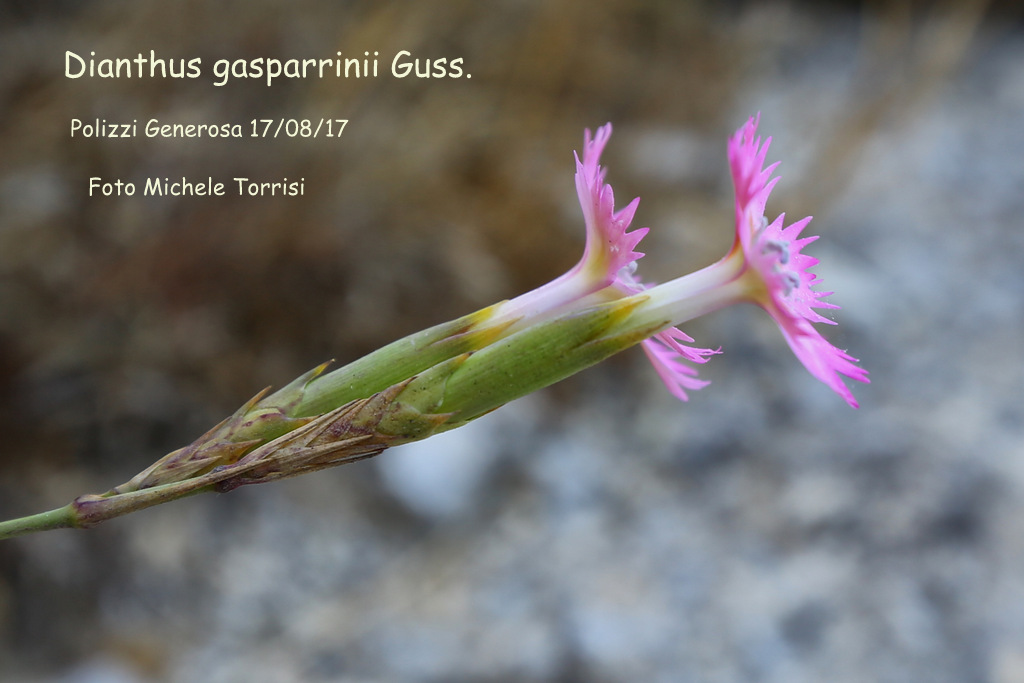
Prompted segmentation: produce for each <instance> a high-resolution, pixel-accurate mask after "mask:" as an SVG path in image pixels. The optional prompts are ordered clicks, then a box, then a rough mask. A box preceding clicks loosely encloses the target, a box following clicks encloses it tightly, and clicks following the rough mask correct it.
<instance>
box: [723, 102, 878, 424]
mask: <svg viewBox="0 0 1024 683" xmlns="http://www.w3.org/2000/svg"><path fill="white" fill-rule="evenodd" d="M759 121H760V116H758V117H755V118H751V119H750V120H748V121H747V123H746V124H745V125H744V126H743V127H742V128H740V129H739V130H738V131H737V132H736V134H735V135H733V137H732V138H731V139H730V140H729V166H730V167H731V169H732V178H733V184H734V185H735V188H736V240H735V242H734V245H733V252H737V251H742V253H743V258H744V260H745V262H746V264H747V266H748V269H749V271H750V272H751V273H756V275H757V278H756V280H752V281H751V282H752V284H751V286H750V288H749V291H748V295H749V297H750V298H751V299H752V300H753V301H754V303H756V304H758V305H759V306H761V307H762V308H763V309H764V310H766V311H768V313H769V314H770V315H771V316H772V318H774V319H775V322H776V323H777V324H778V326H779V329H780V330H781V331H782V335H783V336H784V337H785V338H786V341H787V342H788V343H789V346H790V348H791V349H792V350H793V353H794V354H796V357H797V358H798V359H800V362H801V363H803V364H804V366H805V367H806V368H807V370H808V371H810V373H811V374H812V375H814V376H815V377H817V378H818V379H819V380H821V381H822V382H824V383H825V384H826V385H827V386H828V387H829V388H831V389H832V390H833V391H835V392H836V393H837V394H839V395H840V396H842V397H843V398H844V399H846V402H847V403H849V404H850V405H851V406H853V407H854V408H856V407H857V401H856V400H855V399H854V398H853V394H852V393H851V392H850V390H849V388H848V387H847V386H846V384H845V383H844V382H843V380H842V379H841V378H840V375H845V376H846V377H849V378H850V379H853V380H856V381H858V382H868V381H869V380H868V373H867V371H866V370H864V369H863V368H861V367H858V366H856V365H854V363H856V362H857V359H856V358H854V357H852V356H850V355H849V354H848V353H846V352H845V351H842V350H840V349H838V348H836V347H835V346H833V345H832V344H830V343H829V342H828V341H827V340H826V339H825V338H824V337H823V336H822V335H821V333H820V332H818V330H817V329H816V328H815V327H814V325H813V323H827V324H829V325H834V324H835V322H834V321H832V320H829V319H828V318H826V317H824V316H822V315H821V314H819V313H818V312H817V311H816V310H815V309H817V308H822V309H836V308H839V307H838V306H836V305H835V304H831V303H827V302H825V301H822V299H823V298H824V297H827V296H829V295H830V294H832V292H820V291H817V290H816V289H815V286H816V285H818V284H819V283H820V282H821V280H820V278H819V277H818V276H817V275H815V274H814V273H812V272H811V271H810V269H811V268H813V267H814V266H815V265H817V264H818V259H816V258H813V257H811V256H807V255H806V254H804V253H802V250H803V248H804V247H805V246H807V245H808V244H810V243H811V242H813V241H814V240H816V239H818V238H817V237H802V238H801V237H800V233H801V232H803V229H804V228H805V227H807V224H808V223H810V222H811V219H810V217H807V218H804V219H802V220H799V221H796V222H795V223H792V224H790V225H789V226H785V227H784V225H785V216H786V215H785V214H780V215H779V217H778V218H776V219H775V220H774V221H772V222H771V223H769V222H768V220H767V219H766V218H765V215H764V210H765V204H766V203H767V202H768V195H769V194H770V193H771V191H772V188H774V187H775V183H776V182H778V178H777V177H776V178H772V177H771V175H772V172H773V171H774V170H775V168H776V167H777V166H778V162H776V163H774V164H772V165H770V166H768V167H767V168H765V167H764V162H765V156H766V155H767V153H768V146H769V145H770V144H771V138H768V139H766V140H765V141H764V144H763V145H762V144H761V139H760V138H759V137H756V135H757V125H758V123H759Z"/></svg>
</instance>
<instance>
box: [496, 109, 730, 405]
mask: <svg viewBox="0 0 1024 683" xmlns="http://www.w3.org/2000/svg"><path fill="white" fill-rule="evenodd" d="M611 134H612V125H611V124H610V123H608V124H605V125H604V126H601V127H600V128H598V129H597V132H596V134H594V135H593V136H591V134H590V130H589V129H588V130H586V131H584V134H583V159H582V160H580V157H579V155H574V156H575V160H576V178H575V180H576V194H577V196H578V197H579V201H580V208H581V209H582V210H583V221H584V225H585V227H586V235H587V241H586V245H585V247H584V250H583V256H582V257H581V258H580V260H579V262H578V263H577V264H576V265H575V266H573V267H572V268H571V269H570V270H569V271H568V272H566V273H565V274H563V275H562V276H560V277H558V278H556V279H555V280H552V281H551V282H549V283H547V284H545V285H542V286H541V287H538V288H537V289H535V290H533V291H530V292H527V293H526V294H523V295H521V296H518V297H516V298H515V299H513V300H511V301H509V302H506V303H505V304H503V305H502V306H500V307H499V308H498V310H497V311H496V314H495V317H494V318H492V320H494V321H503V320H504V321H507V320H510V319H516V322H514V323H512V327H511V328H510V329H513V330H514V329H519V328H521V327H525V326H527V325H531V324H534V323H536V322H539V321H541V320H545V319H548V318H551V317H554V316H556V315H559V314H561V313H564V312H566V311H568V310H570V309H577V308H581V307H583V306H585V305H587V304H590V303H597V302H601V301H607V300H609V299H619V298H622V297H625V296H631V295H634V294H638V293H641V292H643V291H645V290H646V286H645V285H643V284H641V283H640V282H639V281H638V280H636V279H635V278H634V277H633V271H634V269H635V267H636V262H637V260H639V259H640V258H642V257H643V253H641V252H639V251H637V250H636V248H637V245H638V244H639V243H640V240H641V239H643V237H644V235H646V234H647V233H648V231H649V230H650V229H649V228H636V229H634V230H632V231H631V230H630V229H629V227H630V224H631V223H632V222H633V216H634V215H635V214H636V209H637V206H638V205H639V203H640V199H639V197H638V198H635V199H633V201H631V202H630V203H629V204H627V205H626V206H624V207H623V208H621V209H619V210H618V211H616V210H615V194H614V192H613V191H612V187H611V185H609V184H607V183H605V181H604V179H605V169H604V168H602V167H601V166H600V163H599V162H600V159H601V153H602V152H603V151H604V148H605V145H606V144H608V139H609V138H610V137H611ZM691 342H693V339H692V338H690V337H689V336H687V335H686V334H685V333H683V332H682V331H681V330H679V329H677V328H675V327H671V328H668V329H666V330H663V331H662V332H659V333H658V334H657V335H655V336H654V337H652V338H650V339H647V340H645V341H644V342H643V346H644V351H645V352H646V353H647V357H648V358H649V359H650V360H651V363H652V364H653V365H654V368H655V370H656V371H657V372H658V375H659V376H660V377H661V379H662V380H663V381H664V382H665V385H666V386H667V387H668V389H669V391H671V392H672V394H673V395H674V396H677V397H678V398H680V399H682V400H684V401H685V400H686V399H687V395H686V390H687V389H690V390H695V389H700V388H701V387H703V386H706V385H707V384H708V383H707V382H705V381H702V380H699V379H697V371H696V370H694V369H693V368H692V367H690V366H689V365H687V364H686V362H685V361H689V362H694V363H704V362H706V361H707V358H706V357H707V356H709V355H712V354H715V353H718V352H717V351H712V350H710V349H699V348H693V347H690V346H687V344H689V343H691Z"/></svg>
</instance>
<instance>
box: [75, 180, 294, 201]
mask: <svg viewBox="0 0 1024 683" xmlns="http://www.w3.org/2000/svg"><path fill="white" fill-rule="evenodd" d="M141 186H142V192H141V194H142V196H144V197H223V196H225V195H227V194H228V193H231V194H234V195H236V196H239V197H300V196H302V195H304V194H305V193H306V179H305V178H299V179H298V180H288V178H282V179H281V180H276V181H261V180H253V179H251V178H232V179H231V181H230V182H220V181H215V180H214V179H213V178H212V177H207V178H203V179H201V180H190V179H188V178H181V179H180V180H179V179H177V178H175V179H174V180H171V179H170V178H146V180H145V182H143V183H141ZM138 189H139V188H138V186H136V184H135V183H133V182H126V181H124V180H121V179H120V178H115V179H114V180H105V179H103V178H99V177H96V176H93V177H92V178H89V196H90V197H134V196H135V195H136V194H139V192H138Z"/></svg>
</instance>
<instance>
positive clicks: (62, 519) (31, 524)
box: [0, 503, 75, 540]
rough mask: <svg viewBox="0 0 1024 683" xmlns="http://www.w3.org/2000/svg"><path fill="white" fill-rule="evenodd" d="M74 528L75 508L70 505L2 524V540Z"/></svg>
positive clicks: (0, 524)
mask: <svg viewBox="0 0 1024 683" xmlns="http://www.w3.org/2000/svg"><path fill="white" fill-rule="evenodd" d="M73 526H75V508H74V505H73V504H70V503H69V504H68V505H65V506H64V507H61V508H57V509H55V510H49V511H47V512H40V513H38V514H35V515H29V516H28V517H19V518H17V519H10V520H7V521H6V522H0V540H3V539H5V538H13V537H15V536H21V535H23V534H31V533H35V532H37V531H49V530H50V529H67V528H70V527H73Z"/></svg>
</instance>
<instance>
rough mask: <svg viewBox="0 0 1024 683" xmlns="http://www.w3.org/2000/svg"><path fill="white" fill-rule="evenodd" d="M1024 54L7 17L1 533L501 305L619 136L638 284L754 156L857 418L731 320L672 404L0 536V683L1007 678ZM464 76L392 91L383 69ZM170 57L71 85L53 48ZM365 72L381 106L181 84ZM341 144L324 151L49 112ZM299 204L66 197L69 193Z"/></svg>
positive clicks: (302, 5) (793, 29) (1009, 42)
mask: <svg viewBox="0 0 1024 683" xmlns="http://www.w3.org/2000/svg"><path fill="white" fill-rule="evenodd" d="M1022 29H1024V22H1022V13H1021V11H1020V10H1019V9H1018V4H1017V3H1013V2H994V1H993V2H982V1H978V2H947V3H923V2H891V1H888V2H887V1H884V0H877V1H875V2H817V3H811V2H806V3H798V2H781V1H780V2H741V1H734V2H726V3H721V2H717V3H714V2H698V1H696V0H671V1H670V0H652V1H649V2H640V1H637V0H587V1H584V0H558V1H553V2H545V3H540V2H517V1H513V0H503V1H501V2H492V3H478V2H472V1H470V0H461V1H452V2H435V3H407V2H369V1H365V2H358V1H352V2H326V1H314V0H304V1H299V2H294V3H288V4H279V3H271V2H265V1H259V0H257V1H255V2H237V1H236V2H223V3H198V2H190V3H157V2H151V1H149V0H145V1H143V2H115V1H102V2H91V3H75V2H29V1H22V0H7V1H6V2H4V3H3V4H2V5H0V149H2V153H0V430H2V433H3V435H4V439H3V443H2V445H0V515H2V516H3V517H5V518H6V517H13V516H18V515H23V514H28V513H32V512H37V511H41V510H44V509H49V508H52V507H57V506H60V505H63V504H65V503H66V502H68V501H70V500H71V499H72V498H74V497H75V496H77V495H79V494H82V493H87V492H101V491H105V490H107V489H108V488H110V487H111V486H113V485H115V484H118V483H121V482H123V481H125V480H127V479H129V478H130V477H131V476H132V475H133V474H135V473H136V472H138V471H139V470H141V469H143V468H144V467H145V466H146V465H148V464H149V463H150V462H152V461H153V460H155V459H156V458H158V457H159V456H160V455H162V454H164V453H166V452H168V451H170V450H173V449H175V448H177V447H179V446H181V445H183V444H185V443H188V442H190V441H191V440H192V439H194V438H195V437H196V436H197V435H199V434H201V433H202V432H203V431H205V430H206V429H207V428H208V427H209V426H211V425H212V424H214V423H215V422H217V421H219V420H220V419H221V418H223V417H224V416H226V415H227V414H229V413H230V412H232V411H233V410H234V409H235V408H236V407H237V406H238V405H240V404H241V403H242V402H244V401H245V400H246V399H248V398H249V397H250V396H252V395H253V394H254V393H256V391H258V390H259V389H261V388H263V387H264V386H267V385H275V386H281V385H283V384H284V383H286V382H287V381H289V380H290V379H292V378H293V377H294V376H296V375H298V374H300V373H301V372H304V371H305V370H307V369H309V368H311V367H313V366H314V365H316V364H318V363H320V362H323V361H324V360H327V359H331V358H334V359H337V360H338V361H339V362H345V361H347V360H351V359H354V358H356V357H358V356H359V355H361V354H363V353H365V352H367V351H370V350H372V349H374V348H376V347H378V346H379V345H382V344H384V343H386V342H388V341H391V340H392V339H395V338H397V337H399V336H401V335H404V334H406V333H409V332H412V331H415V330H418V329H421V328H423V327H425V326H428V325H431V324H433V323H437V322H440V321H444V320H447V319H450V318H453V317H455V316H457V315H460V314H462V313H465V312H468V311H471V310H474V309H476V308H478V307H481V306H484V305H487V304H490V303H493V302H495V301H497V300H500V299H503V298H507V297H512V296H514V295H516V294H519V293H521V292H523V291H526V290H527V289H529V288H532V287H535V286H537V285H539V284H542V283H543V282H545V281H547V280H549V279H551V278H553V277H555V276H557V275H559V274H560V273H562V272H563V271H564V270H565V269H567V268H568V267H570V266H571V265H572V264H573V263H574V262H575V261H576V260H577V258H578V256H579V254H580V252H581V249H582V234H583V231H582V219H581V216H580V212H579V208H578V204H577V200H576V196H575V190H574V186H573V179H572V177H573V176H572V174H573V161H572V150H574V149H579V148H580V146H581V144H582V133H583V129H584V128H585V127H590V128H591V129H593V128H594V127H596V126H598V125H601V124H603V123H605V122H607V121H612V122H613V124H614V126H615V134H614V135H613V137H612V139H611V142H610V144H609V146H608V148H607V151H606V154H605V156H604V158H603V161H604V163H605V164H606V166H607V167H608V168H609V176H608V178H609V180H610V182H611V183H612V184H613V185H614V187H615V189H616V192H617V197H618V204H619V205H620V206H622V205H624V204H625V203H626V202H627V201H628V200H629V199H631V198H632V197H634V196H637V195H640V196H642V202H641V204H640V209H639V212H638V214H637V217H636V219H635V221H634V225H636V226H651V227H652V228H653V229H652V232H651V234H650V235H649V236H648V238H647V239H646V240H645V242H644V245H643V251H646V252H647V257H646V258H645V259H643V262H642V272H643V275H644V276H645V278H648V279H655V280H663V279H667V278H671V277H674V276H677V275H680V274H683V273H685V272H689V271H691V270H694V269H696V268H699V267H702V266H704V265H707V264H709V263H711V262H712V261H714V260H716V259H718V258H719V257H720V256H722V255H723V254H724V253H725V251H726V249H727V248H728V247H729V245H730V243H731V240H732V216H733V208H732V190H731V187H730V183H729V175H728V167H727V163H726V155H725V145H726V140H727V137H728V136H729V135H730V134H731V133H732V132H733V131H734V130H735V129H736V128H738V127H739V126H740V125H741V124H742V123H743V122H744V121H745V120H746V119H747V117H749V116H750V115H752V114H754V113H756V112H758V111H760V112H761V113H762V123H761V132H762V133H764V134H766V135H772V136H773V137H774V142H773V144H772V148H771V151H770V154H769V160H779V159H781V160H782V161H783V163H782V166H781V167H780V169H779V173H780V175H781V176H782V181H781V183H780V184H779V185H778V187H777V189H776V191H775V192H774V194H773V196H772V199H771V201H770V202H769V207H768V208H769V213H770V215H772V216H774V215H775V214H777V213H779V212H781V211H786V212H787V213H788V215H789V216H790V218H791V219H795V218H800V217H802V216H805V215H814V216H815V220H814V222H813V223H812V225H811V227H810V228H809V233H811V234H819V235H821V236H822V239H821V240H820V241H819V242H818V243H816V244H815V245H813V246H812V247H811V248H810V249H809V251H810V252H811V253H812V254H813V255H815V256H817V257H819V258H820V259H821V261H822V262H821V265H820V266H819V267H818V269H817V272H818V273H819V274H820V275H821V276H822V277H823V278H824V283H825V289H826V290H835V291H836V295H835V296H834V297H833V299H832V300H833V302H835V303H838V304H839V305H841V306H842V307H843V310H841V311H838V312H836V315H835V318H836V319H837V320H838V321H839V323H840V325H839V326H838V327H836V328H830V329H827V330H825V333H826V334H827V335H828V336H829V338H830V340H831V341H833V342H834V343H836V344H837V345H838V346H840V347H842V348H848V349H849V350H850V352H851V353H852V354H853V355H855V356H857V357H859V358H861V359H862V363H863V365H864V366H865V367H866V368H867V369H868V370H870V371H871V373H872V381H873V383H872V384H871V385H869V386H863V385H857V386H855V387H854V391H855V393H856V395H857V397H858V398H859V400H860V402H861V405H862V408H861V409H860V410H859V411H853V410H851V409H850V408H848V407H847V406H846V405H845V403H844V402H843V401H842V400H841V399H840V398H838V397H837V396H835V395H833V394H832V393H831V392H830V391H829V390H828V389H827V388H826V387H825V386H823V385H821V384H820V383H818V382H816V381H815V380H814V379H812V378H811V377H810V376H809V375H808V374H807V372H806V371H805V370H804V369H803V367H802V366H801V365H800V364H799V363H798V362H797V361H796V359H795V358H794V357H793V356H792V354H791V353H790V352H789V350H788V347H787V346H786V344H785V342H784V341H783V339H782V337H781V335H779V333H778V331H777V330H776V329H775V328H774V325H773V324H772V322H771V320H770V319H769V318H768V317H767V316H765V315H764V314H762V313H761V312H759V311H758V310H756V309H754V308H743V307H740V308H736V309H732V310H727V311H722V312H719V313H717V314H715V315H712V316H709V317H707V318H705V319H701V320H698V321H694V322H693V323H692V324H690V325H687V326H686V327H685V329H686V331H687V332H689V333H690V334H691V335H693V336H694V337H695V338H696V339H697V342H698V343H699V344H700V345H702V346H710V347H717V346H719V345H721V346H722V348H723V350H724V354H723V355H722V356H719V357H716V358H714V359H713V360H712V361H711V362H710V363H709V364H708V365H707V366H705V367H703V368H702V369H701V374H702V376H703V377H705V378H707V379H710V380H712V382H713V383H712V385H711V386H709V387H708V388H706V389H704V390H702V391H700V392H696V393H695V394H694V395H692V397H691V400H690V401H689V403H686V404H681V403H679V402H677V401H675V400H674V399H673V398H672V397H671V396H670V395H669V394H668V392H667V391H665V390H664V388H663V387H662V386H661V385H660V383H659V380H658V379H657V377H656V375H655V373H654V372H653V370H652V369H651V368H650V367H648V366H647V364H646V361H645V359H644V357H643V354H642V353H639V352H630V353H626V354H623V355H621V356H619V357H616V358H614V359H612V361H610V362H606V363H604V364H603V365H601V366H599V367H596V368H594V369H591V370H589V371H587V372H585V373H582V374H581V375H578V376H576V377H573V378H571V379H569V380H567V381H565V382H563V383H561V384H560V385H557V386H555V387H552V388H550V389H548V390H545V391H543V392H540V393H538V394H536V395H533V396H530V397H527V398H525V399H523V400H520V401H518V402H515V403H513V404H511V405H509V406H506V407H505V408H503V409H501V410H499V411H497V412H495V413H493V414H491V415H490V416H488V417H487V418H484V419H481V420H480V421H478V422H475V423H473V424H471V425H470V426H468V427H466V428H464V429H462V430H458V431H456V432H452V433H450V434H448V435H446V436H444V437H438V438H435V439H431V440H429V441H426V442H423V443H421V444H416V445H413V446H409V447H404V448H400V449H395V450H393V451H389V452H386V453H384V454H383V455H381V456H380V457H378V458H376V459H373V460H370V461H366V462H361V463H358V464H355V465H351V466H346V467H342V468H339V469H336V470H331V471H327V472H323V473H320V474H316V475H312V476H309V477H304V478H299V479H295V480H290V481H287V482H282V483H279V484H272V485H266V486H261V487H249V488H247V489H242V490H238V491H235V492H232V493H230V494H228V495H223V496H213V495H209V496H204V497H198V498H195V499H190V500H187V501H181V502H178V503H174V504H171V505H167V506H163V507H161V508H156V509H152V510H149V511H145V512H142V513H139V514H136V515H132V516H130V517H126V518H122V519H119V520H115V521H112V522H109V523H107V524H105V525H102V526H100V527H99V528H96V529H93V530H90V531H88V532H83V531H55V532H48V533H45V534H41V535H38V536H29V537H24V538H20V539H16V540H10V541H5V542H3V543H0V680H2V681H5V682H6V681H12V682H13V681H18V682H30V683H31V682H38V683H43V682H45V683H108V682H110V683H148V682H164V681H166V682H179V681H180V682H193V681H204V682H205V681H211V682H234V681H259V682H264V681H265V682H278V681H280V682H287V681H353V682H355V681H367V682H369V681H428V682H433V681H437V682H440V681H445V682H450V681H494V682H497V681H567V682H568V681H599V682H600V681H666V682H668V681H708V682H715V683H719V682H720V683H727V682H734V681H765V682H772V683H774V682H783V681H785V682H787V683H794V682H795V683H799V682H801V681H807V682H810V681H826V680H827V681H830V682H831V683H847V682H851V683H852V682H860V681H893V682H903V681H929V682H932V683H942V682H947V681H948V682H951V683H952V682H956V683H965V682H974V681H977V682H992V683H1014V682H1019V681H1024V363H1022V360H1024V359H1022V349H1024V316H1022V315H1021V314H1022V312H1024V269H1022V268H1021V265H1022V259H1024V231H1022V230H1021V220H1022V219H1021V216H1024V191H1022V188H1024V166H1022V161H1021V159H1022V158H1024V126H1022V125H1021V123H1022V121H1024V31H1022ZM403 49H404V50H409V51H410V52H412V53H413V55H414V56H416V57H429V58H438V57H448V58H449V59H451V58H454V57H463V59H464V64H465V68H466V70H467V71H469V72H470V73H471V74H472V79H471V80H467V79H458V80H454V79H444V80H436V79H415V78H407V79H401V80H400V79H394V78H391V77H390V76H388V75H386V71H387V68H388V64H389V62H390V56H391V55H393V54H395V53H396V52H397V51H399V50H403ZM65 50H72V51H76V52H78V53H79V54H86V55H87V54H88V52H89V51H90V50H95V51H96V53H97V57H104V56H106V57H116V56H127V57H130V56H134V55H135V54H137V53H139V52H143V53H147V54H148V51H149V50H155V51H156V52H157V54H158V56H162V57H165V58H182V57H201V58H202V60H203V65H204V77H203V78H201V79H198V80H196V81H190V80H175V79H167V80H160V79H157V80H151V79H142V80H139V79H131V80H128V79H118V80H113V79H91V80H90V79H79V80H69V79H67V78H65V77H64V74H63V68H64V64H63V60H64V51H65ZM338 50H340V51H342V53H343V54H344V55H346V56H358V55H362V53H363V52H364V51H374V50H376V51H379V52H380V54H381V76H380V77H378V78H377V79H360V80H356V79H349V80H345V79H334V78H330V79H325V80H323V81H320V80H318V79H307V80H304V81H301V80H299V81H296V80H291V81H289V80H285V79H281V80H279V81H277V82H276V83H275V84H274V85H273V86H272V87H270V88H268V87H266V86H265V85H264V84H262V83H260V82H244V81H234V82H232V83H230V84H228V85H227V86H225V87H220V88H218V87H214V86H213V84H212V77H211V76H212V74H211V73H210V68H211V67H212V64H213V62H214V61H215V60H217V59H221V58H229V59H240V58H244V59H253V58H255V57H260V56H264V57H277V58H280V59H287V58H293V57H297V58H301V57H315V58H320V57H331V56H333V55H334V54H335V52H336V51H338ZM278 117H285V118H316V119H319V118H320V117H327V118H344V119H349V124H348V127H347V128H346V129H345V132H344V134H343V136H342V137H341V138H340V139H338V140H324V139H319V140H289V139H280V140H276V141H275V140H252V139H244V140H240V141H231V140H180V139H179V140H152V139H147V138H145V137H144V136H142V135H141V134H140V137H139V138H137V139H134V140H110V139H79V138H75V139H74V140H72V139H71V138H70V136H69V122H70V119H71V118H81V119H83V120H85V121H89V120H91V119H96V118H100V119H107V120H108V121H112V122H113V121H118V120H124V119H138V120H139V121H140V122H142V121H146V120H148V119H150V118H159V119H161V120H162V121H165V122H204V121H205V122H230V121H237V122H239V123H245V122H247V121H249V120H251V119H253V118H278ZM235 175H246V176H249V177H253V178H265V179H268V180H275V179H279V178H281V177H283V176H286V177H288V178H289V179H295V178H299V177H303V178H305V195H304V196H303V197H299V198H276V199H274V198H248V197H246V198H238V197H234V196H231V195H229V196H226V197H223V198H217V199H197V198H168V197H164V198H144V197H140V196H136V197H133V198H120V199H119V198H116V197H111V198H97V197H92V198H90V197H88V196H87V192H88V178H89V177H90V176H103V177H107V178H117V177H120V178H122V179H124V180H126V181H134V182H136V183H141V182H143V179H145V178H147V177H150V176H160V177H171V178H174V177H180V176H189V177H197V178H198V177H206V176H213V177H215V178H216V177H218V176H219V177H222V178H231V177H233V176H235Z"/></svg>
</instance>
